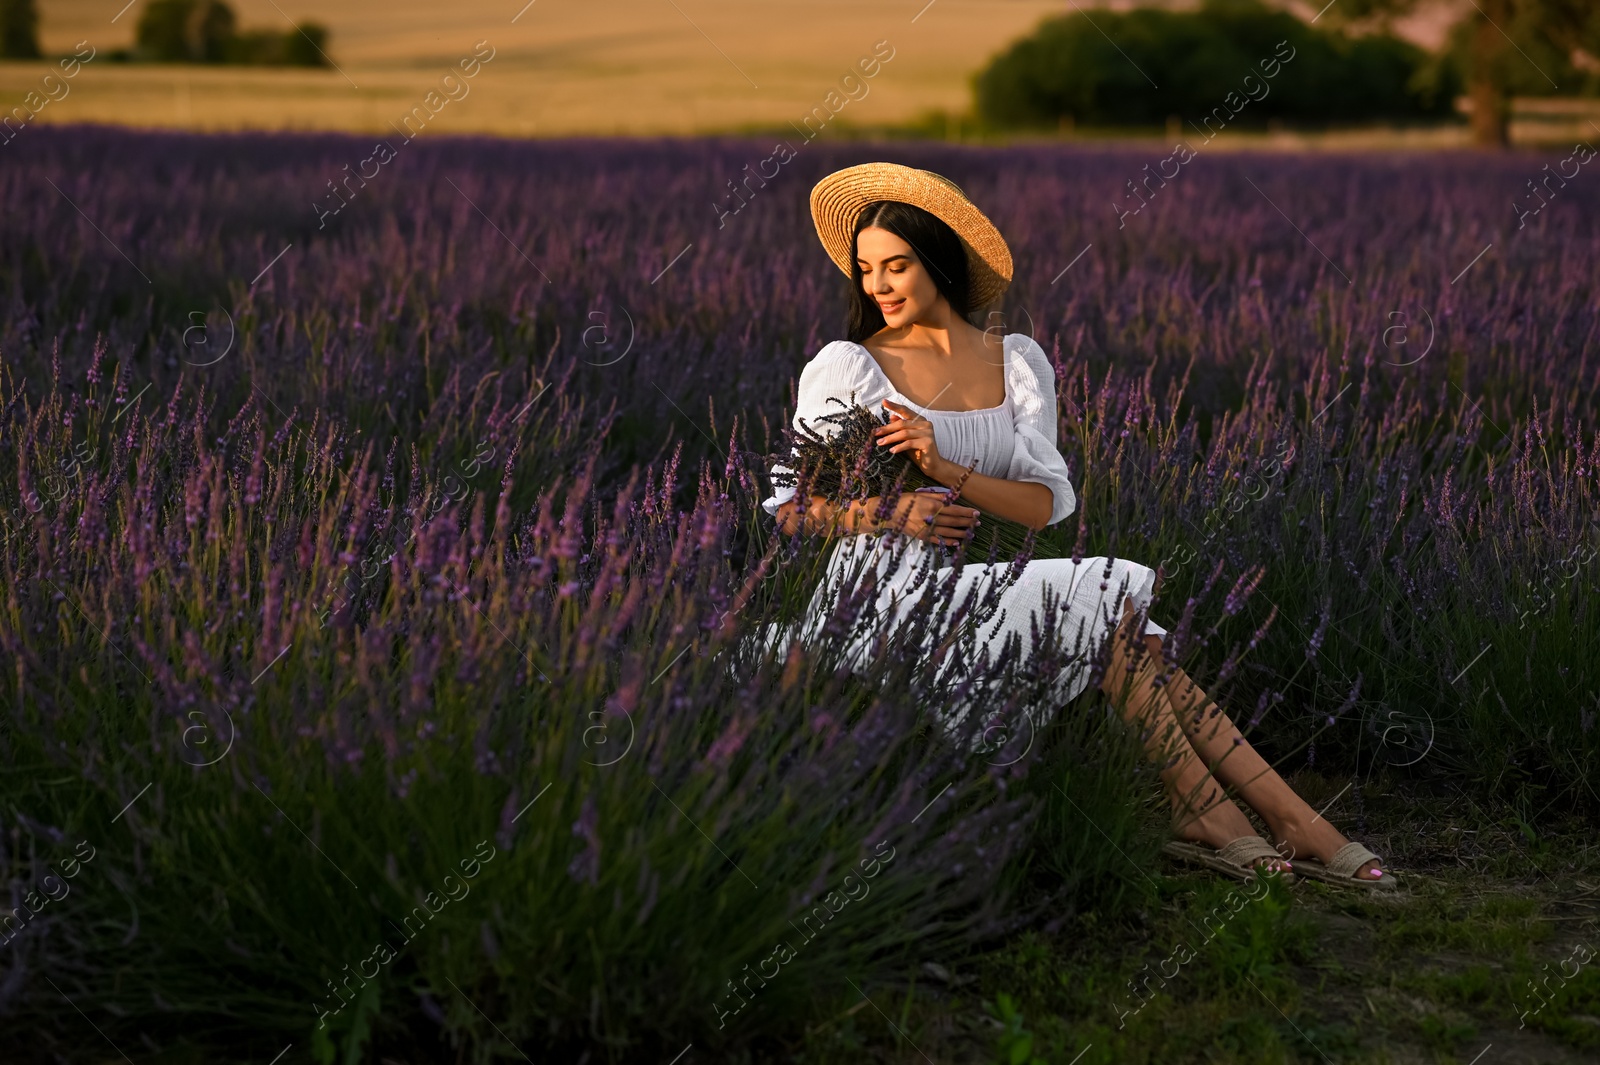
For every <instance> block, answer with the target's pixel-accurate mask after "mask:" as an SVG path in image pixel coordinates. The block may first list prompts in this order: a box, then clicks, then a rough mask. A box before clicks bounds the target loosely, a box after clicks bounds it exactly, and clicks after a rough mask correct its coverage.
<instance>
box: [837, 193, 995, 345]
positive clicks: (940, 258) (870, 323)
mask: <svg viewBox="0 0 1600 1065" xmlns="http://www.w3.org/2000/svg"><path fill="white" fill-rule="evenodd" d="M869 226H876V227H877V228H878V229H886V230H888V231H889V232H890V233H893V234H894V235H895V236H897V237H899V238H900V239H901V240H903V241H905V242H906V243H907V244H909V245H911V251H912V253H913V254H914V255H916V257H917V258H918V259H919V260H921V262H922V265H923V266H924V267H925V268H926V269H927V271H928V274H929V275H930V276H931V277H932V278H933V284H934V287H935V288H937V289H938V290H939V294H940V295H941V296H943V297H944V298H945V299H946V300H948V301H949V303H950V306H951V307H952V308H954V310H955V312H956V313H957V314H959V315H960V316H961V317H962V318H963V319H966V320H968V322H969V324H970V315H971V314H972V308H971V307H970V306H969V305H968V304H967V252H966V247H965V245H963V244H962V243H961V238H960V237H958V236H956V231H955V230H953V229H951V228H950V227H949V226H948V225H947V224H945V222H944V221H943V220H941V219H940V218H938V217H937V216H935V215H933V214H930V213H929V212H927V211H924V210H923V209H922V208H920V207H917V206H915V205H914V204H909V203H901V202H900V201H898V200H876V201H874V202H872V203H869V204H867V205H866V206H865V207H863V208H862V209H861V214H860V216H859V217H858V218H857V219H856V228H855V232H853V233H852V234H851V235H850V317H849V321H848V323H847V328H846V331H845V335H846V336H847V337H848V338H849V339H850V340H853V341H855V342H856V343H858V344H859V343H860V342H861V341H863V340H865V339H867V337H869V336H871V335H872V334H874V333H876V332H878V330H880V329H882V328H883V327H884V326H885V325H886V324H887V323H886V322H884V320H883V311H882V310H881V309H879V307H878V302H877V301H876V300H874V299H873V298H872V297H871V296H868V295H867V293H866V290H865V289H864V288H863V287H862V276H861V263H860V262H859V261H858V260H857V259H856V251H857V248H856V239H857V238H858V237H860V236H861V231H862V230H863V229H866V228H868V227H869Z"/></svg>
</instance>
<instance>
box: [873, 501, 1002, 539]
mask: <svg viewBox="0 0 1600 1065" xmlns="http://www.w3.org/2000/svg"><path fill="white" fill-rule="evenodd" d="M948 498H949V497H948V496H947V495H946V494H945V493H944V492H942V491H937V490H933V489H921V490H918V491H915V492H905V493H903V494H902V495H901V496H900V498H899V500H898V501H897V502H896V503H895V508H894V513H893V514H892V515H891V516H890V517H889V518H888V519H887V520H886V521H884V522H882V523H881V524H880V525H879V528H880V529H895V530H897V531H899V532H903V533H905V534H906V535H907V536H914V537H916V538H917V539H919V540H927V541H928V542H930V543H936V544H944V545H946V546H955V545H958V544H960V543H962V542H963V541H965V540H966V538H967V535H968V534H969V533H970V532H971V530H972V529H973V528H974V527H975V526H976V525H977V524H978V517H979V515H978V511H977V510H976V509H974V508H972V507H964V506H961V505H959V504H957V503H950V502H947V500H948ZM872 502H874V503H875V502H876V501H875V500H873V501H872Z"/></svg>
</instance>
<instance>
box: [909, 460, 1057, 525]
mask: <svg viewBox="0 0 1600 1065" xmlns="http://www.w3.org/2000/svg"><path fill="white" fill-rule="evenodd" d="M940 461H941V462H942V463H943V465H942V466H935V468H934V472H932V473H930V474H929V475H928V476H930V477H932V478H933V479H934V480H936V481H938V482H939V483H940V484H942V485H948V486H949V487H951V488H954V487H955V486H956V485H957V484H960V485H961V495H960V496H958V497H957V498H959V499H964V500H966V501H967V502H968V503H971V504H972V505H973V506H974V507H976V508H977V509H978V511H979V512H980V513H982V512H983V511H988V512H989V513H990V514H994V515H996V516H998V517H1001V518H1008V519H1010V520H1011V521H1017V522H1021V523H1022V524H1023V525H1026V526H1028V527H1030V528H1033V529H1042V528H1044V527H1045V526H1046V525H1049V524H1050V511H1051V508H1052V507H1053V506H1054V504H1055V493H1054V492H1052V491H1051V490H1050V486H1049V485H1047V484H1040V483H1039V482H1038V481H1008V480H1006V479H1005V478H1004V477H990V476H989V475H988V474H983V473H979V472H978V471H976V470H973V471H972V472H971V473H968V472H967V468H966V467H965V466H958V465H956V464H955V463H954V462H950V461H949V460H947V459H941V460H940ZM963 477H965V478H966V481H965V482H964V483H963V482H962V478H963Z"/></svg>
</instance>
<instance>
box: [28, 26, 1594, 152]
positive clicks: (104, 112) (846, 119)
mask: <svg viewBox="0 0 1600 1065" xmlns="http://www.w3.org/2000/svg"><path fill="white" fill-rule="evenodd" d="M120 6H121V5H120V2H117V0H95V2H90V0H63V2H60V3H56V4H51V5H49V8H48V9H47V10H46V11H45V12H44V14H43V16H42V17H43V22H42V26H41V39H42V43H43V45H44V48H45V50H46V52H47V53H58V54H64V53H66V52H68V51H70V50H71V49H72V47H73V45H74V44H75V43H76V42H78V41H82V40H87V41H89V42H90V43H91V44H92V45H94V47H95V48H96V49H97V50H98V51H99V53H100V54H99V57H98V58H96V59H95V60H94V61H93V62H91V63H90V64H89V65H88V66H87V67H86V68H85V69H84V71H83V72H82V73H81V74H80V75H79V76H78V77H77V78H75V79H74V80H73V81H72V82H71V83H70V89H71V91H70V95H69V96H67V97H66V98H64V99H62V100H60V101H56V102H52V103H50V104H49V105H47V106H46V107H45V109H44V110H43V111H42V112H41V113H40V115H39V118H38V120H37V121H39V122H41V123H108V124H115V125H127V126H142V127H155V128H165V129H187V130H201V131H220V130H241V129H261V130H306V131H309V130H343V131H353V132H373V133H390V132H393V129H394V126H395V125H396V124H398V123H399V122H400V121H401V120H402V119H403V118H404V116H405V115H407V114H408V113H410V111H411V109H412V108H413V107H414V106H416V105H417V104H419V103H420V102H421V101H422V98H423V96H424V95H425V94H427V93H428V92H429V91H430V90H436V89H437V88H438V85H439V77H440V76H441V75H442V74H443V73H444V72H445V71H446V70H447V69H448V68H450V67H451V66H452V65H453V64H455V63H456V62H457V61H458V60H459V59H460V58H462V57H463V56H465V55H467V54H468V53H470V52H471V50H472V47H473V45H474V44H475V43H476V42H477V41H480V40H484V41H488V42H489V46H490V47H492V48H493V49H494V50H495V51H494V58H493V60H492V61H491V62H490V63H489V64H488V65H487V66H485V67H484V69H483V70H482V72H481V73H480V74H479V76H478V77H476V78H474V79H473V80H472V81H471V82H470V83H469V85H470V91H469V93H468V95H467V96H466V97H464V98H462V99H461V100H459V101H452V102H450V103H449V104H447V105H446V106H445V107H444V108H443V109H442V110H441V111H440V113H439V114H438V115H437V116H436V117H435V119H434V120H433V121H432V122H430V123H429V127H428V132H429V133H432V134H435V135H437V134H477V133H492V134H501V135H508V136H536V137H546V136H568V135H573V134H600V135H606V134H635V135H660V134H664V135H684V134H704V133H715V132H730V131H734V132H753V131H757V130H760V131H770V132H775V133H781V134H784V135H789V134H790V133H792V132H793V127H795V126H799V125H800V124H801V123H802V122H803V120H804V119H805V117H806V116H807V115H808V114H810V113H811V109H812V108H813V107H817V106H821V105H822V103H823V100H824V98H825V97H826V96H827V94H828V93H829V92H830V91H831V90H838V89H839V81H840V78H842V77H843V76H844V74H845V73H846V72H847V71H848V70H849V69H850V68H851V66H852V65H853V64H854V63H855V62H856V61H857V60H858V59H861V58H864V57H866V56H868V55H870V54H871V52H872V48H873V45H874V43H875V42H878V41H887V42H888V44H887V45H886V47H885V49H884V51H886V52H887V51H888V50H889V49H893V58H892V59H890V60H889V62H888V63H886V64H885V65H884V66H883V67H882V69H881V71H880V72H879V74H878V75H877V76H876V77H874V78H872V79H870V80H868V81H867V82H866V86H867V92H866V95H864V96H861V97H860V98H859V99H855V100H851V101H849V102H848V103H847V104H846V105H845V106H844V107H843V109H841V110H840V112H839V113H838V115H837V116H836V117H834V118H832V119H831V120H830V121H829V123H828V127H829V128H830V129H831V130H833V131H834V132H835V133H837V132H840V131H845V130H855V131H879V132H892V131H894V130H896V129H903V128H906V127H914V128H915V129H916V131H917V132H918V133H920V134H922V135H929V136H935V137H942V138H946V139H951V140H962V139H968V138H970V137H971V135H972V130H971V127H970V124H965V125H964V124H963V122H962V121H961V120H960V119H959V118H958V117H954V116H959V115H961V114H962V113H964V112H966V111H967V109H968V108H969V106H970V96H969V92H968V81H969V78H970V76H971V75H972V74H973V73H974V72H976V71H977V70H978V69H979V68H980V67H981V66H982V65H983V64H984V62H985V61H986V60H987V59H988V57H989V56H991V55H992V54H994V53H995V52H997V51H999V50H1000V49H1001V48H1002V47H1003V46H1004V45H1005V44H1007V43H1008V42H1010V41H1011V40H1013V39H1015V38H1016V37H1018V36H1021V35H1023V34H1025V33H1027V32H1028V31H1029V30H1030V29H1032V27H1033V26H1035V25H1036V24H1037V23H1038V22H1039V21H1040V20H1041V19H1044V18H1046V17H1050V16H1054V15H1058V14H1060V13H1061V12H1062V11H1063V10H1064V5H1062V4H1060V3H1055V2H1051V0H991V2H981V0H934V3H932V4H928V3H927V0H894V2H892V3H886V4H879V5H870V6H869V5H863V4H859V3H852V2H849V0H820V2H818V3H809V4H804V5H800V4H788V5H763V7H762V8H761V10H760V12H759V14H758V15H752V12H751V9H750V8H749V6H748V5H744V4H740V3H736V2H734V0H694V2H693V3H675V2H668V0H610V2H608V3H579V2H576V0H535V2H534V3H532V4H529V5H528V6H527V7H525V8H524V7H522V4H521V0H463V2H461V3H458V4H454V5H451V6H450V7H449V8H439V7H433V6H427V5H418V6H417V7H416V8H415V9H397V8H391V7H388V6H385V7H383V8H381V9H379V8H377V7H376V5H374V4H373V3H372V2H371V0H330V2H327V3H319V4H318V5H316V9H315V11H314V12H312V11H304V10H301V9H300V8H297V7H294V6H293V5H282V4H276V3H274V2H272V0H239V2H237V3H236V4H235V5H234V6H235V8H236V10H237V11H238V12H239V16H240V21H241V24H243V25H245V26H250V27H281V26H286V25H287V22H288V19H290V18H315V19H317V20H319V21H321V22H323V23H325V24H327V25H328V26H330V27H331V29H332V31H333V43H332V46H331V54H332V56H333V58H334V60H335V61H336V62H337V64H338V69H337V70H326V71H317V70H282V69H278V70H267V69H244V68H238V67H234V68H207V67H199V66H176V65H173V66H167V65H159V66H156V65H148V66H147V65H139V66H129V65H126V64H117V63H112V62H110V61H109V59H108V58H107V57H108V56H109V53H110V52H111V51H112V50H114V49H116V48H125V47H128V46H129V45H130V44H131V43H132V40H133V27H134V25H135V24H136V22H137V19H138V13H139V11H140V7H139V6H138V5H137V4H136V5H135V6H133V7H131V8H128V9H127V10H126V11H125V12H124V13H123V14H121V15H120V16H118V17H117V21H116V22H115V23H113V22H112V21H111V18H112V16H113V15H116V14H117V10H118V8H119V7H120ZM1291 6H1292V5H1291ZM1319 6H1320V5H1319ZM1448 8H1449V4H1448V3H1445V4H1439V5H1435V6H1433V7H1429V8H1425V9H1424V10H1423V11H1422V12H1421V13H1420V14H1419V15H1418V16H1417V17H1416V18H1413V19H1410V20H1407V21H1406V22H1404V23H1403V24H1402V25H1401V26H1400V27H1399V28H1400V31H1401V32H1402V33H1403V34H1404V35H1406V36H1408V37H1410V38H1411V39H1413V40H1416V41H1418V42H1420V43H1423V44H1426V45H1433V44H1436V43H1437V41H1438V39H1439V38H1440V37H1441V35H1442V28H1443V26H1444V22H1445V16H1446V14H1447V12H1448ZM513 19H514V20H515V21H513ZM49 69H51V68H50V66H49V65H48V64H44V63H3V64H0V103H3V104H4V105H5V106H6V107H8V108H9V107H10V106H12V105H14V104H16V103H20V102H21V100H22V99H23V97H24V96H26V94H27V93H28V92H29V91H32V90H35V89H37V88H38V85H39V79H40V78H41V77H42V76H43V75H44V74H45V73H46V72H47V71H48V70H49ZM858 92H859V90H858ZM1518 109H1519V119H1518V120H1517V121H1516V122H1515V123H1514V126H1513V130H1512V135H1513V139H1514V140H1515V141H1516V142H1517V143H1521V144H1532V143H1541V144H1557V143H1563V142H1565V143H1571V142H1572V141H1573V140H1574V139H1577V138H1585V139H1587V138H1589V137H1592V136H1596V135H1600V101H1566V100H1562V101H1545V100H1530V101H1521V102H1520V103H1519V105H1518ZM1105 136H1106V135H1105V134H1097V135H1095V138H1097V139H1105ZM1129 139H1154V138H1151V137H1150V135H1149V134H1148V133H1145V132H1140V133H1137V134H1135V135H1133V136H1131V137H1130V138H1129ZM1468 139H1469V138H1468V133H1467V130H1466V128H1465V126H1464V125H1462V126H1448V127H1438V128H1431V129H1420V130H1394V129H1386V128H1380V129H1372V130H1353V131H1340V132H1333V133H1290V132H1282V133H1276V134H1249V133H1243V134H1232V133H1230V134H1225V135H1224V136H1222V137H1220V138H1218V140H1217V142H1216V143H1215V144H1214V145H1213V147H1217V148H1226V147H1235V148H1237V147H1249V148H1265V149H1269V150H1289V151H1294V150H1316V149H1332V150H1343V149H1370V148H1402V149H1431V148H1453V147H1462V146H1465V145H1466V144H1467V143H1468Z"/></svg>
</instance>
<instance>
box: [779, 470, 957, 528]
mask: <svg viewBox="0 0 1600 1065" xmlns="http://www.w3.org/2000/svg"><path fill="white" fill-rule="evenodd" d="M963 472H965V471H963ZM881 505H882V499H881V498H880V497H878V496H871V497H868V498H867V499H858V500H852V501H851V502H850V503H849V505H847V506H845V507H838V506H835V505H834V504H832V503H830V502H828V500H827V499H826V498H825V497H823V496H812V497H811V501H810V505H809V506H807V507H806V508H805V509H804V511H802V510H801V507H800V499H799V497H796V498H794V499H791V500H789V501H787V502H785V503H781V504H779V506H778V512H777V514H776V517H777V520H778V530H779V531H780V532H782V533H783V534H784V535H785V536H793V535H794V534H795V532H796V531H797V530H799V529H801V528H803V529H804V530H805V531H806V532H809V533H822V534H824V535H827V534H829V533H832V532H834V531H836V530H837V531H840V532H844V533H847V534H853V533H871V534H877V533H882V532H886V531H888V530H889V529H894V530H896V531H899V532H904V533H906V534H907V535H910V536H915V537H917V538H918V539H921V540H932V541H935V542H938V543H944V544H957V543H960V542H961V541H962V540H963V539H964V538H965V537H966V535H967V532H968V530H969V529H970V528H971V527H972V526H973V525H974V524H976V522H977V520H978V511H977V510H976V509H974V508H972V507H964V506H960V505H958V504H954V503H946V502H945V501H944V495H943V493H940V492H905V493H903V494H902V495H901V496H900V498H899V500H898V501H897V502H896V504H895V508H894V512H893V513H891V514H890V515H888V517H886V518H884V519H882V520H880V519H879V518H878V516H877V515H878V509H879V507H880V506H881Z"/></svg>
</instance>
